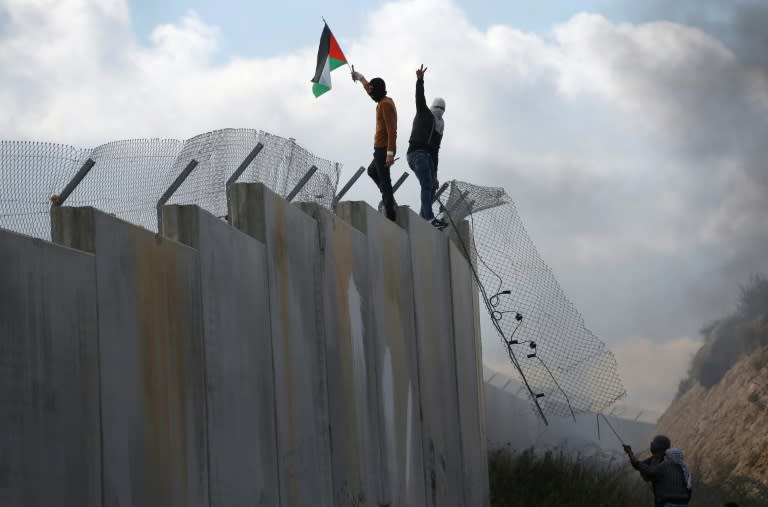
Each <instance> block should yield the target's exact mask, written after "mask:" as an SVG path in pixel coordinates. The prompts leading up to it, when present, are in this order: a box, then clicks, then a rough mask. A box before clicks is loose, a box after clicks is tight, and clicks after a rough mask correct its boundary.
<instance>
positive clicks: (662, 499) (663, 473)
mask: <svg viewBox="0 0 768 507" xmlns="http://www.w3.org/2000/svg"><path fill="white" fill-rule="evenodd" d="M670 445H671V442H670V441H669V438H667V437H665V436H664V435H657V436H656V437H654V439H653V442H651V454H652V456H651V457H650V458H648V459H646V460H643V461H640V460H638V459H637V458H636V457H635V455H634V453H633V452H632V447H630V446H628V445H625V446H624V452H626V453H627V456H629V461H630V463H631V464H632V466H633V467H634V468H635V469H636V470H637V471H638V472H640V475H641V476H642V477H643V479H645V480H646V481H649V482H651V484H652V486H653V497H654V506H655V507H687V506H688V502H689V501H690V499H691V487H692V480H691V473H690V471H689V470H688V467H687V466H686V464H685V462H684V461H683V451H681V450H680V449H677V448H673V447H669V446H670ZM661 449H664V450H663V451H661ZM662 452H663V455H662V456H660V454H661V453H662Z"/></svg>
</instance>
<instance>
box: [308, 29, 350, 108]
mask: <svg viewBox="0 0 768 507" xmlns="http://www.w3.org/2000/svg"><path fill="white" fill-rule="evenodd" d="M346 63H347V58H346V57H345V56H344V53H342V52H341V48H340V47H339V43H338V42H336V37H334V36H333V34H332V33H331V29H330V28H328V23H326V24H325V28H323V35H321V36H320V47H319V48H318V49H317V69H316V70H315V77H314V78H312V83H313V85H312V93H314V94H315V97H319V96H320V95H322V94H324V93H325V92H327V91H328V90H330V89H331V71H332V70H333V69H336V68H338V67H341V66H342V65H345V64H346Z"/></svg>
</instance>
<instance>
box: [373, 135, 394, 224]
mask: <svg viewBox="0 0 768 507" xmlns="http://www.w3.org/2000/svg"><path fill="white" fill-rule="evenodd" d="M386 161H387V149H386V148H374V149H373V160H372V161H371V165H369V166H368V176H370V177H371V179H372V180H373V182H374V183H376V186H377V187H379V191H380V192H381V200H382V201H384V211H385V212H386V214H387V218H389V219H390V220H392V221H393V222H394V221H395V219H397V212H396V211H395V197H394V195H392V177H391V176H390V174H389V167H387V165H386Z"/></svg>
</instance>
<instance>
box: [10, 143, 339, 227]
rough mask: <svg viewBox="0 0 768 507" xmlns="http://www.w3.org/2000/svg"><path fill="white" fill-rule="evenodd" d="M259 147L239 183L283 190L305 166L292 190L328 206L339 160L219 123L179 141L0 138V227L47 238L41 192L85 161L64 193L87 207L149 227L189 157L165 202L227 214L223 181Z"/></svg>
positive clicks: (46, 205)
mask: <svg viewBox="0 0 768 507" xmlns="http://www.w3.org/2000/svg"><path fill="white" fill-rule="evenodd" d="M259 143H261V144H262V146H263V148H262V149H261V151H260V152H259V153H258V155H257V156H256V157H255V158H254V159H253V161H252V162H251V163H250V164H249V165H248V167H247V168H246V169H245V171H244V172H243V173H242V175H241V176H240V177H239V178H238V180H237V181H239V182H261V183H264V184H265V185H266V186H267V187H269V188H270V189H271V190H273V191H274V192H275V193H277V194H279V195H281V196H283V197H285V196H287V195H288V194H289V193H290V192H291V190H293V188H294V187H295V186H296V184H297V183H298V182H299V180H301V178H302V177H303V176H304V175H305V174H306V173H307V171H309V169H310V168H311V167H312V166H315V167H317V168H318V169H317V171H316V172H315V173H314V175H312V177H311V178H310V179H309V181H308V182H307V183H306V184H305V185H304V186H303V187H302V188H301V190H300V191H299V193H298V194H297V195H296V196H295V197H294V201H305V202H309V201H311V202H316V203H318V204H320V205H322V206H324V207H326V208H331V205H332V202H333V198H334V196H335V193H336V187H337V185H338V181H339V170H340V167H339V164H337V163H334V162H331V161H328V160H324V159H321V158H319V157H316V156H315V155H313V154H312V153H310V152H309V151H307V150H306V149H304V148H302V147H301V146H299V145H297V144H296V143H295V141H294V140H293V139H284V138H282V137H278V136H275V135H271V134H268V133H266V132H262V131H258V130H253V129H225V130H217V131H213V132H208V133H205V134H200V135H198V136H195V137H193V138H191V139H188V140H186V141H180V140H175V139H136V140H126V141H115V142H111V143H107V144H103V145H101V146H98V147H96V148H93V149H77V148H73V147H71V146H65V145H59V144H50V143H37V142H13V141H3V142H0V182H2V185H0V228H3V229H8V230H12V231H16V232H20V233H23V234H26V235H29V236H35V237H38V238H42V239H50V236H51V231H50V205H51V202H50V200H49V198H50V197H51V196H52V195H55V194H57V193H58V192H61V190H62V189H63V188H64V187H65V186H66V185H67V183H68V182H69V181H70V180H71V179H72V177H73V176H74V175H75V174H76V173H77V172H78V170H79V169H80V167H81V166H83V164H84V163H85V162H86V161H87V160H88V159H92V160H93V161H95V162H96V164H95V165H94V166H93V169H92V170H91V171H90V172H89V173H88V175H87V176H86V177H85V178H84V179H83V180H82V182H80V184H79V185H77V187H76V188H75V190H74V192H73V193H72V194H71V195H70V196H69V197H68V198H67V200H66V205H67V206H93V207H95V208H98V209H100V210H102V211H105V212H107V213H112V214H114V215H115V216H117V217H119V218H122V219H124V220H126V221H129V222H132V223H134V224H137V225H141V226H142V227H144V228H146V229H148V230H152V231H157V225H158V224H157V213H156V205H157V203H158V200H159V199H160V197H161V196H162V195H163V193H164V192H165V191H166V190H167V189H168V187H169V186H170V185H171V184H172V183H173V182H174V180H175V179H176V178H177V177H178V176H179V174H181V172H182V171H183V170H184V169H185V167H187V166H188V165H189V164H190V162H191V161H192V160H193V159H194V160H195V161H197V163H198V164H197V166H195V168H194V169H193V170H192V172H191V173H190V174H189V176H188V177H187V178H186V179H185V180H184V182H183V183H182V184H181V186H180V187H179V188H178V190H176V192H175V193H174V194H173V195H172V196H171V198H170V199H169V200H168V202H167V204H196V205H198V206H200V207H201V208H203V209H205V210H207V211H209V212H210V213H212V214H214V215H216V216H219V217H223V216H225V215H226V214H227V199H226V182H227V180H228V179H229V178H230V176H232V173H233V172H234V171H235V170H236V169H237V168H238V167H239V166H240V164H241V163H242V162H243V161H244V160H245V159H246V157H247V156H248V155H249V153H251V151H252V150H253V149H254V148H255V147H256V146H257V144H259Z"/></svg>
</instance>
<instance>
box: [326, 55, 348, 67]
mask: <svg viewBox="0 0 768 507" xmlns="http://www.w3.org/2000/svg"><path fill="white" fill-rule="evenodd" d="M328 60H330V67H331V70H333V69H338V68H339V67H341V66H342V65H346V64H347V62H345V61H344V60H338V59H336V58H334V57H332V56H329V57H328Z"/></svg>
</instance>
